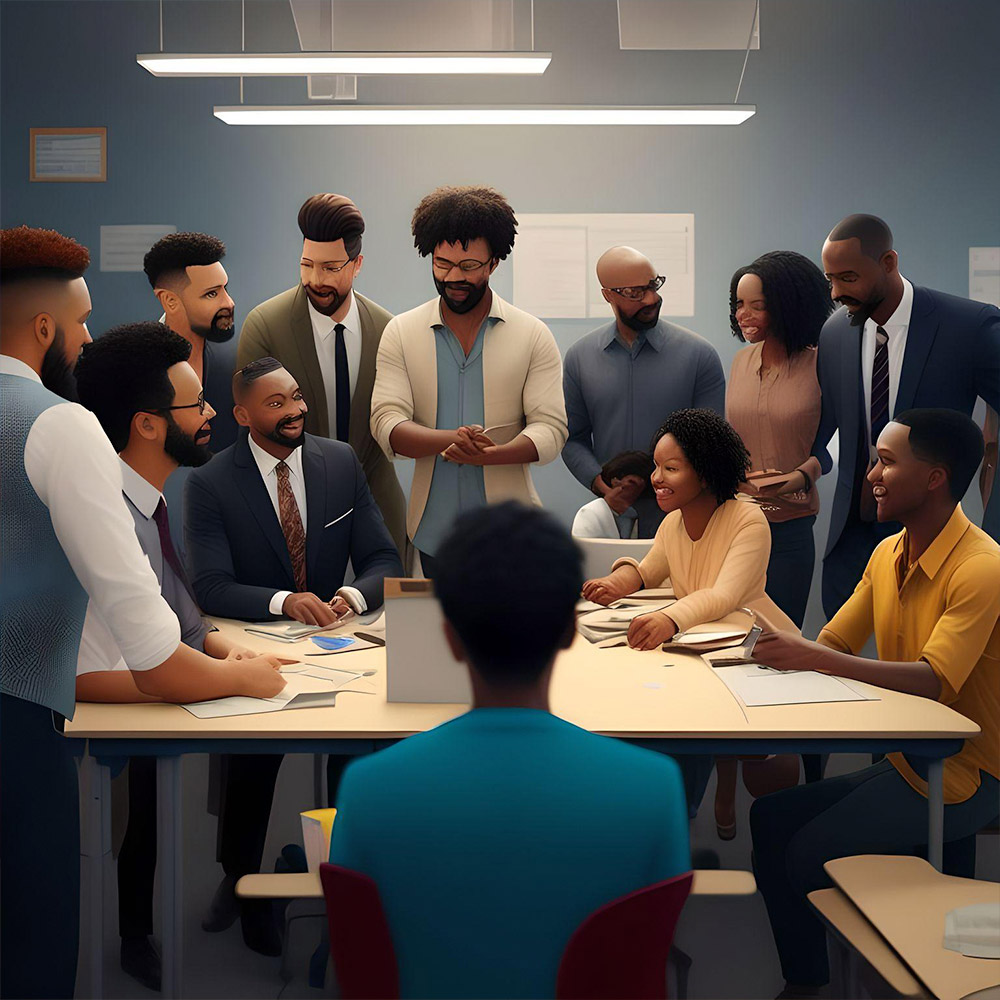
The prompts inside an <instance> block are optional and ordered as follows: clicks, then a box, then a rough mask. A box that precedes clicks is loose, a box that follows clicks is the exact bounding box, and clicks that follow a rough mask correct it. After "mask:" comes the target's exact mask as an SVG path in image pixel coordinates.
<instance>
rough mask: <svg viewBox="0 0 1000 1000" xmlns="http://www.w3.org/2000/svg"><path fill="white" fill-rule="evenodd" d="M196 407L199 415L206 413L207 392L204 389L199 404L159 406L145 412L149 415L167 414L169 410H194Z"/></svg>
mask: <svg viewBox="0 0 1000 1000" xmlns="http://www.w3.org/2000/svg"><path fill="white" fill-rule="evenodd" d="M196 406H197V407H198V412H199V413H204V412H205V390H204V389H202V390H201V392H200V393H198V402H197V403H185V404H184V405H183V406H158V407H156V408H155V409H152V410H147V411H145V412H147V413H166V412H167V411H168V410H193V409H194V408H195V407H196Z"/></svg>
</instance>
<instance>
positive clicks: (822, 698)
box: [714, 663, 879, 708]
mask: <svg viewBox="0 0 1000 1000" xmlns="http://www.w3.org/2000/svg"><path fill="white" fill-rule="evenodd" d="M714 673H715V675H716V677H718V678H719V679H720V680H721V681H722V682H723V684H725V685H726V687H727V688H729V690H730V691H732V693H733V694H734V695H736V697H737V698H739V700H740V701H742V702H743V704H744V705H746V707H747V708H762V707H764V706H766V705H811V704H818V703H820V702H834V701H878V700H879V698H878V696H877V695H873V694H870V693H868V692H867V691H862V690H861V689H860V688H858V687H855V686H854V685H853V684H852V683H851V682H850V681H849V680H845V679H844V678H842V677H831V676H830V675H829V674H819V673H816V672H815V671H814V670H785V671H782V670H772V669H771V668H770V667H762V666H760V665H758V664H756V663H748V664H742V665H740V666H734V667H717V668H716V669H715V671H714Z"/></svg>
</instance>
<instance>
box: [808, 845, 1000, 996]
mask: <svg viewBox="0 0 1000 1000" xmlns="http://www.w3.org/2000/svg"><path fill="white" fill-rule="evenodd" d="M823 867H824V869H825V870H826V872H827V874H828V875H829V876H830V877H831V878H832V879H833V881H834V882H835V883H836V885H837V888H838V889H839V890H840V891H841V892H842V893H843V894H844V896H845V897H847V898H848V899H849V900H850V901H851V903H852V904H853V905H854V906H855V907H857V910H858V911H859V912H860V913H861V914H862V915H863V916H864V918H865V920H866V921H867V923H868V924H869V925H870V926H871V928H873V930H874V932H875V933H877V934H878V935H879V936H880V937H881V939H882V940H883V941H884V942H885V945H886V946H887V947H888V948H889V949H891V951H892V952H893V954H894V955H895V956H897V957H898V958H899V959H900V960H901V961H902V962H903V963H905V965H906V968H907V970H908V971H909V972H911V973H912V974H913V976H914V977H915V978H916V979H917V980H918V981H919V983H920V984H921V985H922V986H923V987H924V988H925V989H926V990H927V992H928V993H930V994H931V995H932V996H935V997H937V998H938V1000H961V998H963V997H967V996H969V995H970V994H973V993H979V992H980V991H983V990H993V991H995V994H994V995H995V996H998V997H1000V959H987V958H969V957H968V956H965V955H960V954H959V953H958V952H955V951H950V950H949V949H947V948H945V947H944V946H943V943H942V942H943V938H944V920H945V914H946V913H948V911H949V910H954V909H956V908H958V907H960V906H969V905H971V904H973V903H996V902H998V901H1000V884H998V883H996V882H982V881H979V880H977V879H969V878H955V877H953V876H950V875H942V874H941V872H939V871H936V870H935V869H934V868H933V867H932V866H931V865H929V864H928V863H927V862H926V861H924V860H923V859H922V858H908V857H895V856H891V855H879V854H865V855H861V856H859V857H855V858H838V859H836V860H835V861H828V862H827V863H826V864H825V865H824V866H823ZM981 995H982V994H981Z"/></svg>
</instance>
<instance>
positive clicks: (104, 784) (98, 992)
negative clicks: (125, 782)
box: [80, 753, 111, 998]
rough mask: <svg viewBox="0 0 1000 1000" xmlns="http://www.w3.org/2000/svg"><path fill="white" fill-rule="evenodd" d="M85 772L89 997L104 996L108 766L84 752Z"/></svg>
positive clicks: (109, 809)
mask: <svg viewBox="0 0 1000 1000" xmlns="http://www.w3.org/2000/svg"><path fill="white" fill-rule="evenodd" d="M80 765H81V770H82V771H83V773H84V779H85V782H84V787H85V791H84V796H85V798H84V802H85V806H84V820H83V829H82V831H81V832H82V834H83V836H82V840H81V848H82V850H81V853H82V854H83V857H84V871H85V873H86V874H85V878H86V884H87V896H88V902H89V904H90V905H89V908H88V912H87V928H86V931H85V933H86V935H87V954H88V955H89V964H90V968H89V973H90V975H89V979H88V983H89V994H88V995H89V996H91V997H95V998H99V997H103V996H104V867H105V861H106V859H107V856H108V855H109V854H110V853H111V769H110V768H109V767H107V766H105V765H103V764H101V763H100V761H98V760H97V758H96V757H92V756H91V755H90V754H89V753H85V754H84V755H83V758H82V759H81V761H80Z"/></svg>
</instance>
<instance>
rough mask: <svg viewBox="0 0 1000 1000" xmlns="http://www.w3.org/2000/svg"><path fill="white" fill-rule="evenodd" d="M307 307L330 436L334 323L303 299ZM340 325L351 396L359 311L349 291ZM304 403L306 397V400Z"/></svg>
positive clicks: (355, 380)
mask: <svg viewBox="0 0 1000 1000" xmlns="http://www.w3.org/2000/svg"><path fill="white" fill-rule="evenodd" d="M306 304H307V306H308V308H309V321H310V322H311V323H312V329H313V340H314V341H315V343H316V357H317V358H319V370H320V374H321V375H322V376H323V389H324V391H325V392H326V407H327V409H326V412H327V413H328V414H329V415H330V430H331V434H330V436H331V437H336V436H337V355H336V345H337V338H336V336H335V334H334V327H335V326H336V325H337V324H336V322H335V321H334V319H333V317H332V316H324V315H323V314H322V313H321V312H319V311H318V310H317V309H316V307H315V306H314V305H313V304H312V303H311V302H310V301H309V299H308V297H307V298H306ZM340 322H341V323H343V325H344V346H345V347H346V348H347V372H348V375H349V376H350V380H351V397H352V398H353V397H354V390H355V389H356V388H357V385H358V369H359V368H360V367H361V314H360V313H359V312H358V300H357V298H355V295H354V292H351V306H350V308H349V309H348V310H347V315H346V316H345V317H344V318H343V319H342V320H341V321H340ZM306 402H308V400H306Z"/></svg>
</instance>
